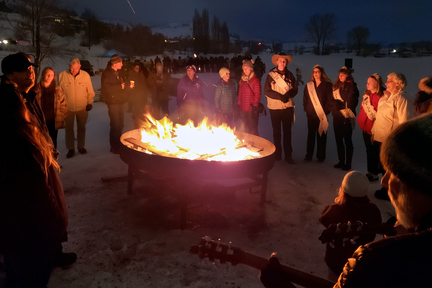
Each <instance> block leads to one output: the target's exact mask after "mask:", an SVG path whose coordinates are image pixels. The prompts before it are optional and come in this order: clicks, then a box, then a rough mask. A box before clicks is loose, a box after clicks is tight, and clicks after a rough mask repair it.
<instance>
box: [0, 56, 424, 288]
mask: <svg viewBox="0 0 432 288" xmlns="http://www.w3.org/2000/svg"><path fill="white" fill-rule="evenodd" d="M190 59H194V58H190ZM215 59H219V58H215ZM220 60H224V59H223V58H222V59H220ZM239 60H241V62H240V63H241V64H240V63H237V64H236V65H238V66H232V65H230V64H229V63H228V62H227V61H225V60H224V61H221V62H220V65H221V67H219V66H217V65H218V64H214V65H215V67H216V69H215V70H212V69H213V68H207V67H206V66H205V65H206V64H205V62H204V64H200V63H194V62H191V63H188V65H186V66H185V68H184V70H185V72H186V75H184V77H182V78H181V79H180V80H179V82H178V85H177V87H176V88H177V89H176V94H175V95H173V92H172V91H173V89H172V86H173V78H172V77H171V73H169V72H174V70H175V69H174V68H173V64H172V61H171V62H169V61H168V60H167V59H166V58H165V59H163V60H160V59H159V60H158V59H156V60H155V62H154V63H155V65H154V69H153V70H152V71H150V72H149V73H148V74H147V75H146V73H145V70H146V68H145V67H144V65H143V63H141V62H139V61H137V62H133V63H129V64H128V66H129V69H128V70H124V69H122V67H123V59H122V58H121V57H119V56H118V55H113V56H112V57H111V59H110V61H109V63H108V65H107V67H106V69H105V70H104V72H103V74H102V76H101V87H102V88H101V98H103V99H104V101H105V103H106V105H107V108H108V115H109V119H110V133H109V143H110V147H111V149H110V152H111V153H114V154H118V153H119V150H120V145H121V144H120V136H121V134H122V130H123V126H124V113H125V108H126V107H125V103H126V102H130V103H129V108H130V111H131V112H132V118H133V120H134V126H135V127H136V128H138V127H141V126H142V123H143V121H146V119H145V118H144V114H146V113H151V114H152V115H153V117H154V118H156V119H161V118H162V117H165V116H168V117H169V116H170V111H169V105H168V102H169V96H176V99H177V106H178V115H179V118H178V119H177V121H178V122H180V123H185V122H186V121H187V120H189V119H191V120H193V121H194V123H197V122H198V121H199V120H200V118H201V114H202V111H203V110H204V108H203V106H204V99H205V98H204V90H203V82H202V81H201V80H200V79H199V78H198V77H197V73H199V72H200V71H201V72H202V71H203V70H204V71H212V72H215V71H217V72H218V73H219V76H220V81H218V83H217V84H216V85H215V86H216V89H215V95H214V106H215V113H216V114H215V116H216V117H215V122H216V124H222V123H225V124H226V125H227V126H229V127H231V128H234V127H237V128H238V129H240V130H243V131H245V132H246V133H250V134H254V135H258V121H259V114H260V113H263V112H265V111H266V110H265V108H264V107H263V105H262V104H261V103H260V100H261V98H262V93H261V91H262V87H261V77H262V76H263V74H264V72H265V68H264V69H263V66H262V61H261V60H260V59H255V61H254V60H253V59H251V58H250V57H249V58H246V59H240V58H239V57H235V58H233V59H232V61H231V62H233V61H234V62H239ZM292 61H293V58H292V56H291V55H286V54H285V53H279V54H275V55H273V57H272V63H273V64H274V67H273V68H271V69H270V70H269V71H268V73H267V76H266V79H265V82H264V89H263V91H264V94H265V96H266V97H265V99H266V100H267V108H268V110H269V113H270V117H271V124H272V129H273V143H274V145H275V147H276V151H275V160H282V158H284V160H285V161H286V162H288V163H290V164H295V161H294V160H293V158H292V145H291V138H292V137H291V128H292V125H293V124H294V108H295V103H294V98H295V96H296V95H297V94H298V90H299V85H300V84H302V85H303V81H302V80H301V72H300V71H299V70H298V71H296V75H294V74H293V73H292V72H291V71H290V70H289V69H288V67H289V64H290V63H291V62H292ZM257 62H258V65H257ZM259 62H261V63H259ZM165 63H170V67H169V68H167V67H165V65H166V64H165ZM215 63H219V62H215ZM201 65H203V66H201ZM209 65H210V64H209ZM34 66H35V64H34V63H32V62H31V59H30V57H29V56H28V55H26V54H24V53H17V54H12V55H9V56H7V57H5V58H4V59H3V60H2V63H1V68H2V72H3V76H2V78H1V81H2V82H1V85H0V95H1V97H2V99H3V101H2V105H1V106H0V108H1V113H0V117H2V118H3V121H0V123H1V125H2V129H1V131H2V133H5V136H6V137H7V139H8V141H2V143H1V145H2V146H1V148H2V149H1V151H3V152H5V151H7V153H1V162H0V163H1V169H0V171H1V175H0V177H1V181H2V184H3V185H2V188H1V190H0V254H2V255H3V256H4V259H5V267H6V274H7V281H8V283H9V284H8V285H10V286H8V287H46V284H47V282H48V280H49V276H50V273H51V269H52V268H53V267H55V266H65V265H70V264H72V263H74V262H75V260H76V257H77V255H76V254H75V253H64V252H63V251H62V244H61V243H62V242H65V241H67V223H68V215H67V208H66V205H65V199H64V193H63V187H62V184H61V181H60V179H59V177H58V171H59V169H60V166H59V164H58V162H57V157H58V151H57V133H58V129H62V128H64V129H65V139H66V148H67V150H68V152H67V155H66V158H71V157H73V156H74V155H75V135H74V130H75V129H74V123H75V119H76V122H77V129H76V130H77V136H76V138H77V149H78V152H79V153H81V154H86V153H87V150H86V148H85V132H86V122H87V118H88V113H89V111H91V110H92V107H93V106H92V105H93V98H94V96H95V92H94V90H93V86H92V83H91V79H90V76H89V74H88V73H86V72H85V71H83V70H81V69H80V68H81V65H80V61H79V59H77V58H74V59H72V60H71V61H70V62H69V69H68V70H65V71H62V72H61V73H60V74H59V83H58V84H57V82H56V73H55V71H54V69H53V68H51V67H45V68H44V69H43V70H42V73H41V80H40V81H39V83H35V74H34V71H33V67H34ZM209 67H211V65H210V66H209ZM239 67H240V68H239ZM264 67H265V66H264ZM207 69H209V70H207ZM236 70H237V72H236ZM231 74H234V75H235V77H233V78H232V77H231ZM406 85H407V80H406V78H405V76H404V75H403V74H401V73H390V74H389V75H387V81H386V83H385V86H386V87H384V83H383V80H382V78H381V77H380V76H379V75H377V74H372V75H370V77H368V79H367V83H366V87H367V90H366V91H365V92H364V95H363V97H362V98H361V99H359V98H360V94H359V89H358V87H357V84H356V82H355V81H354V78H353V76H352V74H351V70H350V69H348V68H346V67H342V68H341V69H340V70H339V72H338V78H337V80H336V82H335V83H332V81H331V80H330V79H329V77H328V76H327V74H326V72H325V70H324V68H323V67H322V66H320V65H315V66H314V67H313V68H312V69H311V78H310V81H309V82H308V83H306V85H305V87H304V91H303V109H304V111H305V113H306V116H307V127H308V134H307V141H306V155H305V158H304V161H312V159H313V156H314V151H315V142H317V152H316V158H317V160H318V162H322V161H324V160H325V159H326V142H327V136H326V135H327V131H328V128H329V122H328V115H329V114H330V112H331V113H332V116H333V129H334V134H335V141H336V147H337V152H338V153H337V155H338V160H339V162H338V163H337V164H335V165H334V167H335V168H337V169H342V170H345V171H349V170H351V166H352V159H353V153H354V145H353V142H352V132H353V128H354V126H355V125H356V123H357V124H358V125H359V126H360V128H361V130H362V133H363V139H364V144H365V147H366V153H367V159H366V161H367V170H368V172H367V174H366V175H364V174H362V173H360V172H358V171H351V172H349V173H348V174H346V176H345V178H344V180H343V182H342V184H341V186H340V189H339V195H338V197H337V198H336V199H335V202H334V203H333V204H332V205H329V206H328V207H326V208H325V209H324V211H323V213H322V215H321V217H320V219H319V221H320V222H321V223H322V224H323V225H324V226H325V227H328V226H329V225H330V224H334V223H337V222H347V221H351V222H355V221H363V222H368V223H378V224H379V223H381V216H380V213H379V210H378V208H377V207H376V206H375V205H374V204H372V203H371V202H370V200H369V198H368V197H367V196H366V193H367V191H368V188H369V183H370V182H375V181H378V180H379V174H382V189H380V190H378V191H376V192H375V196H376V197H377V198H379V199H385V200H391V202H392V204H393V205H394V206H395V208H396V214H397V218H398V221H399V223H400V224H401V225H403V226H404V227H405V228H406V229H408V230H409V229H412V230H415V231H416V233H414V234H408V236H398V237H396V238H391V237H390V238H388V239H386V240H384V241H381V242H378V243H376V244H375V243H372V244H366V243H368V242H371V241H373V240H374V238H375V235H374V234H372V235H369V236H367V237H363V238H360V239H357V240H358V241H356V243H354V244H353V243H351V244H349V243H348V244H349V245H348V244H346V243H344V245H343V246H337V245H336V246H334V245H330V244H328V245H327V248H326V256H325V261H326V263H327V264H328V266H329V269H330V272H331V273H332V274H329V278H332V279H336V275H339V274H341V273H342V275H341V276H340V277H339V280H338V281H339V282H338V283H337V284H336V287H373V285H369V284H365V285H364V286H362V285H360V284H359V283H370V282H368V281H372V282H375V283H382V282H381V281H384V280H381V278H380V275H385V277H387V278H388V277H391V274H390V273H392V272H389V271H388V270H389V269H385V270H382V269H381V270H380V269H379V268H380V267H385V266H386V265H387V266H390V267H391V268H392V271H400V270H401V267H406V265H405V266H404V265H402V264H404V263H412V261H414V260H413V259H417V258H415V257H418V259H423V260H424V261H428V260H426V259H428V257H429V256H431V254H430V252H431V251H430V248H429V245H428V244H427V243H428V242H427V241H429V238H430V237H431V235H432V234H430V231H432V230H430V229H429V228H430V227H431V225H430V224H431V220H430V215H431V214H432V194H431V189H432V182H431V179H432V166H431V165H430V163H431V161H430V160H431V157H432V154H431V152H430V148H429V147H430V145H431V144H432V135H431V132H430V131H431V129H430V127H432V126H431V125H432V116H431V115H430V114H429V113H430V112H431V111H432V105H431V102H432V77H429V78H424V79H422V80H421V81H420V83H419V85H418V87H419V92H418V93H417V95H416V99H415V101H414V103H413V104H412V103H410V101H409V100H407V97H406V96H405V92H404V91H403V88H404V87H405V86H406ZM359 102H360V103H361V104H360V105H361V107H360V113H359V115H358V117H357V115H356V108H357V106H358V104H359ZM263 109H264V110H263ZM422 114H427V115H426V116H423V117H417V118H416V119H414V120H410V118H412V117H414V115H417V116H420V115H422ZM11 119H12V120H13V121H11ZM239 121H240V123H241V124H239V125H237V122H239ZM414 139H415V141H414ZM430 174H431V175H430ZM23 177H25V178H26V181H22V178H23ZM6 219H7V220H6ZM11 219H12V220H11ZM361 245H363V246H361ZM364 245H365V246H364ZM407 245H415V246H413V247H411V246H407ZM358 247H360V248H359V249H358V250H356V249H357V248H358ZM399 247H401V248H399ZM403 247H411V248H410V249H411V250H410V251H411V252H412V253H408V252H407V253H405V252H404V253H402V254H403V257H401V258H400V259H397V257H396V256H395V255H396V254H397V253H396V251H399V250H400V249H402V248H403ZM422 249H423V250H422ZM354 251H356V252H354ZM353 253H354V256H352V257H353V261H348V263H347V264H345V262H347V260H348V258H351V255H352V254H353ZM389 259H391V261H390V260H389ZM409 261H411V262H409ZM397 263H401V267H398V266H397ZM422 263H429V262H422ZM344 267H345V268H344ZM414 267H415V268H413V269H408V271H409V272H410V273H413V275H415V277H417V279H416V280H415V281H417V282H415V281H414V283H431V282H432V279H429V278H428V277H427V275H422V274H421V272H422V271H424V272H425V274H427V273H426V268H425V267H427V268H428V269H429V268H431V265H429V264H425V265H423V266H422V264H418V265H417V264H416V265H414ZM390 270H391V269H390ZM380 273H382V274H380ZM400 275H403V273H402V272H401V274H400ZM400 278H401V277H393V278H392V279H399V280H398V281H401V282H397V281H396V280H391V281H394V282H392V283H395V285H396V284H398V285H399V284H400V283H407V282H406V281H407V280H403V279H402V280H401V279H400ZM385 279H386V278H385ZM387 280H388V279H387ZM404 281H405V282H404ZM420 281H426V282H420ZM398 285H396V286H391V287H401V286H400V285H399V286H398ZM268 287H276V286H268ZM376 287H381V286H379V285H376ZM412 287H420V286H415V285H414V286H412ZM426 287H427V285H426Z"/></svg>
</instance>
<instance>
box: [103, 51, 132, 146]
mask: <svg viewBox="0 0 432 288" xmlns="http://www.w3.org/2000/svg"><path fill="white" fill-rule="evenodd" d="M110 63H111V66H110V67H107V69H105V71H104V72H103V73H102V77H101V79H102V94H103V95H104V96H105V102H106V104H107V106H108V115H109V118H110V134H109V141H110V146H111V149H110V152H111V153H114V154H119V153H120V152H119V150H120V145H121V143H120V136H121V134H122V130H123V126H124V107H123V106H124V105H123V104H124V103H126V100H127V99H126V93H125V82H124V80H123V78H122V77H121V75H120V74H119V73H120V69H121V68H122V67H123V60H122V59H121V58H120V56H113V57H111V60H110Z"/></svg>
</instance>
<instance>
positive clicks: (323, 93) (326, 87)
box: [303, 81, 333, 119]
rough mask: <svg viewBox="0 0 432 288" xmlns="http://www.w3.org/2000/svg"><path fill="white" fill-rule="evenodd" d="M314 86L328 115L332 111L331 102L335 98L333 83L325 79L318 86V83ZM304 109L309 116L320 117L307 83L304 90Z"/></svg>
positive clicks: (311, 117)
mask: <svg viewBox="0 0 432 288" xmlns="http://www.w3.org/2000/svg"><path fill="white" fill-rule="evenodd" d="M314 84H315V81H314ZM314 86H315V91H316V93H317V96H318V99H319V101H320V103H321V106H322V108H323V110H324V113H325V114H326V115H327V114H329V113H330V109H329V102H330V101H332V99H333V94H332V93H333V90H332V84H331V83H330V82H327V81H324V82H321V84H320V85H319V86H318V87H316V84H315V85H314ZM303 109H304V111H305V112H306V116H307V118H310V119H318V115H317V114H316V111H315V108H314V105H313V104H312V101H311V98H310V95H309V90H308V86H307V85H306V86H305V88H304V92H303Z"/></svg>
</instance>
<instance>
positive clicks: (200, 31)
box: [192, 9, 230, 54]
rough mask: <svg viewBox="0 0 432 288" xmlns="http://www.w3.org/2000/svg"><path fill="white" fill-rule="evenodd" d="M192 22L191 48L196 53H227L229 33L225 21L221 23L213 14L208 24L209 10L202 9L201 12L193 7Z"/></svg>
mask: <svg viewBox="0 0 432 288" xmlns="http://www.w3.org/2000/svg"><path fill="white" fill-rule="evenodd" d="M192 24H193V48H194V50H195V52H196V53H204V54H207V53H215V54H218V53H229V50H230V35H229V30H228V26H227V24H226V22H223V23H222V24H221V22H220V20H219V19H218V18H217V17H216V16H214V17H213V20H212V21H211V27H210V25H209V12H208V10H207V9H204V10H203V12H202V14H200V13H199V12H198V10H197V9H195V13H194V17H193V19H192Z"/></svg>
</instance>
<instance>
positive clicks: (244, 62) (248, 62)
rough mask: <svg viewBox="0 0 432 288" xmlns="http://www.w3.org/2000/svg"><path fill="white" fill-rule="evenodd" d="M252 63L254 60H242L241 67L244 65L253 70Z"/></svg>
mask: <svg viewBox="0 0 432 288" xmlns="http://www.w3.org/2000/svg"><path fill="white" fill-rule="evenodd" d="M253 63H254V60H252V59H251V60H243V66H242V69H243V68H244V67H249V68H251V69H252V70H253Z"/></svg>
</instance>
